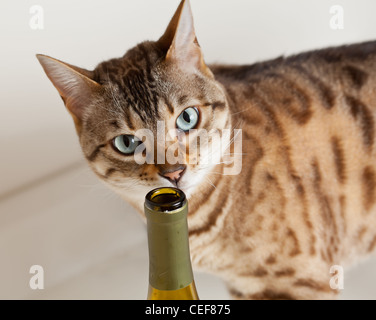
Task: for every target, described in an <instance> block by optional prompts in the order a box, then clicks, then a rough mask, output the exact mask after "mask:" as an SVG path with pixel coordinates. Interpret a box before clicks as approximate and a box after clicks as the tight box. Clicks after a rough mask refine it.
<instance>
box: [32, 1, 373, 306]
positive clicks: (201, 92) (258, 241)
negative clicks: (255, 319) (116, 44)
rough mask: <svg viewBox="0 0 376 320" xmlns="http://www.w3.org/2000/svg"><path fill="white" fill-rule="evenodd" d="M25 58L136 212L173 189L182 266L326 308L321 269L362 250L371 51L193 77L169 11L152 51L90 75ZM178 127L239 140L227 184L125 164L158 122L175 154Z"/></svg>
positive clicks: (188, 23)
mask: <svg viewBox="0 0 376 320" xmlns="http://www.w3.org/2000/svg"><path fill="white" fill-rule="evenodd" d="M38 59H39V61H40V63H41V64H42V66H43V68H44V70H45V72H46V73H47V75H48V77H49V78H50V80H51V81H52V82H53V84H54V85H55V87H56V88H57V90H58V91H59V93H60V95H61V97H62V98H63V100H64V103H65V105H66V107H67V108H68V110H69V112H70V114H71V115H72V117H73V119H74V122H75V125H76V129H77V133H78V136H79V139H80V143H81V146H82V150H83V152H84V155H85V157H86V158H87V160H88V162H89V164H90V167H91V168H92V169H93V171H94V172H95V173H96V174H97V175H98V176H99V177H100V179H102V180H103V181H104V182H105V183H106V184H107V185H109V186H110V187H111V188H112V189H114V190H115V191H116V192H117V193H118V194H120V195H121V196H122V197H123V198H124V199H125V200H126V201H128V202H129V203H131V204H132V205H133V206H134V207H135V208H136V209H137V210H138V211H139V212H140V214H141V215H143V202H144V196H145V194H146V193H147V192H148V191H150V190H151V189H153V188H156V187H161V186H178V187H179V188H181V189H182V190H183V191H185V192H186V194H187V195H188V198H189V204H190V214H189V229H190V244H191V253H192V260H193V264H194V266H195V267H196V268H197V269H200V270H203V271H207V272H211V273H213V274H216V275H218V276H220V277H221V278H222V279H224V280H225V281H226V283H227V284H228V287H229V289H230V292H231V294H232V295H233V297H234V298H238V299H332V298H336V297H337V295H338V290H333V289H331V288H330V286H329V280H330V277H332V276H333V274H330V268H331V266H333V265H341V266H346V265H348V264H349V263H352V262H354V260H357V259H359V258H360V257H366V256H368V255H370V254H371V253H372V252H373V251H374V249H375V248H376V161H375V156H376V148H375V117H376V42H375V41H374V42H368V43H363V44H357V45H352V46H343V47H338V48H330V49H325V50H320V51H314V52H308V53H304V54H300V55H296V56H293V57H289V58H283V57H281V58H278V59H275V60H272V61H268V62H264V63H257V64H255V65H250V66H225V65H214V66H207V65H205V63H204V60H203V55H202V52H201V49H200V46H199V44H198V42H197V39H196V36H195V32H194V27H193V19H192V13H191V9H190V5H189V1H188V0H183V1H182V2H181V4H180V6H179V8H178V9H177V12H176V13H175V15H174V17H173V18H172V21H171V22H170V24H169V26H168V28H167V30H166V32H165V34H164V35H163V36H162V37H161V38H160V39H159V40H158V41H156V42H143V43H141V44H139V45H137V46H136V47H135V48H133V49H131V50H129V51H128V52H127V53H126V54H125V55H124V56H123V57H122V58H119V59H112V60H109V61H105V62H103V63H101V64H99V65H98V66H97V67H96V69H95V70H94V71H87V70H84V69H81V68H77V67H75V66H72V65H69V64H67V63H64V62H61V61H58V60H55V59H53V58H50V57H47V56H44V55H38ZM178 119H180V122H181V121H183V122H184V121H185V124H184V125H187V126H188V127H187V128H193V127H194V128H197V129H206V130H207V131H209V130H211V129H219V130H221V129H225V128H227V129H235V128H240V129H242V143H243V150H242V160H243V163H242V171H241V174H239V175H223V172H224V170H225V168H226V166H228V165H229V164H228V163H225V162H221V163H219V164H216V165H214V164H213V165H207V164H205V165H204V164H202V163H201V159H202V155H200V154H199V158H198V159H197V160H198V161H197V163H196V164H192V165H191V164H189V163H188V162H187V163H186V164H179V163H178V164H174V165H171V164H169V163H166V164H163V163H162V164H161V163H157V162H154V163H145V164H142V165H140V164H137V163H136V162H135V161H134V157H133V153H132V150H133V149H134V148H133V147H134V146H135V145H140V144H141V143H142V141H139V140H140V139H137V137H134V134H135V132H136V130H138V129H141V128H147V129H149V130H151V131H152V132H153V133H155V134H156V129H157V125H156V123H157V120H164V121H165V126H166V128H165V129H166V132H167V130H170V129H176V130H175V131H176V132H177V133H176V136H175V138H174V139H175V141H179V142H180V143H182V141H183V140H182V139H181V134H182V133H183V135H184V134H185V132H186V131H187V130H186V128H184V127H182V126H181V125H178ZM223 139H226V138H223ZM232 141H233V140H232ZM172 142H173V141H172ZM172 142H171V143H172ZM185 142H186V143H188V144H189V142H187V141H185ZM222 142H224V143H229V144H230V145H231V141H230V142H229V141H222ZM206 147H207V148H209V147H210V143H209V144H207V145H206ZM146 148H149V147H148V146H146ZM155 150H156V149H155ZM155 150H152V153H154V151H155ZM155 152H157V151H155ZM163 152H164V150H163ZM229 152H230V153H231V148H229V150H227V153H229ZM232 152H233V151H232ZM222 156H224V153H223V154H222Z"/></svg>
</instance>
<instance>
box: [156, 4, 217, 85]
mask: <svg viewBox="0 0 376 320" xmlns="http://www.w3.org/2000/svg"><path fill="white" fill-rule="evenodd" d="M158 43H159V44H160V45H161V46H162V47H163V48H164V49H165V50H167V55H166V61H171V62H175V63H177V64H178V65H179V66H180V67H181V68H183V69H186V70H189V69H191V70H192V69H196V70H199V71H201V72H202V73H204V74H205V75H207V76H209V77H213V74H212V72H211V71H210V69H209V68H208V67H207V66H206V64H205V62H204V56H203V54H202V51H201V48H200V45H199V44H198V41H197V38H196V33H195V29H194V24H193V15H192V9H191V5H190V3H189V0H182V2H181V3H180V5H179V7H178V9H177V10H176V12H175V14H174V16H173V18H172V19H171V22H170V24H169V25H168V27H167V29H166V31H165V33H164V35H163V36H162V37H161V38H160V39H159V40H158Z"/></svg>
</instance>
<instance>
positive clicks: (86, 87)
mask: <svg viewBox="0 0 376 320" xmlns="http://www.w3.org/2000/svg"><path fill="white" fill-rule="evenodd" d="M37 58H38V60H39V62H40V64H41V65H42V67H43V69H44V71H45V72H46V74H47V76H48V78H49V79H50V80H51V82H52V83H53V85H54V86H55V88H56V89H57V91H59V94H60V96H61V97H62V98H63V101H64V103H65V106H66V107H67V109H68V111H69V113H70V114H71V116H72V117H73V120H74V123H75V125H76V130H77V132H78V134H80V131H81V124H82V120H83V115H84V111H85V108H86V107H87V106H88V105H89V103H90V100H91V99H92V97H93V94H95V92H98V91H99V90H100V89H101V85H100V84H99V83H97V82H95V81H94V80H93V76H94V74H93V72H91V71H88V70H85V69H81V68H78V67H75V66H72V65H70V64H68V63H65V62H62V61H59V60H57V59H54V58H51V57H48V56H45V55H41V54H37Z"/></svg>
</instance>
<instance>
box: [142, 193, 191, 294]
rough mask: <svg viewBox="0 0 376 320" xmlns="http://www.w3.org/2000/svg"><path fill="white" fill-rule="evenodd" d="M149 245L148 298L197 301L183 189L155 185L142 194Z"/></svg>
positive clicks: (186, 207) (186, 206)
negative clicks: (152, 188)
mask: <svg viewBox="0 0 376 320" xmlns="http://www.w3.org/2000/svg"><path fill="white" fill-rule="evenodd" d="M144 208H145V216H146V219H147V231H148V244H149V292H148V299H149V300H198V295H197V291H196V286H195V282H194V279H193V272H192V265H191V258H190V253H189V242H188V223H187V215H188V202H187V199H186V196H185V194H184V192H183V191H181V190H179V189H176V188H158V189H154V190H152V191H150V192H149V193H148V194H147V195H146V197H145V206H144Z"/></svg>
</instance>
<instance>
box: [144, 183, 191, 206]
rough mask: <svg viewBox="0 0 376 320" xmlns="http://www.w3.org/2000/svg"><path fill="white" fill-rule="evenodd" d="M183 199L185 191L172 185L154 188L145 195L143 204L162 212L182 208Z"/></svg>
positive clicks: (184, 198)
mask: <svg viewBox="0 0 376 320" xmlns="http://www.w3.org/2000/svg"><path fill="white" fill-rule="evenodd" d="M185 200H186V196H185V193H184V192H183V191H182V190H180V189H178V188H173V187H161V188H156V189H153V190H151V191H150V192H148V194H147V195H146V196H145V204H146V205H147V207H149V209H151V210H156V211H163V212H165V211H173V210H176V209H179V208H182V207H183V206H184V204H185Z"/></svg>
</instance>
